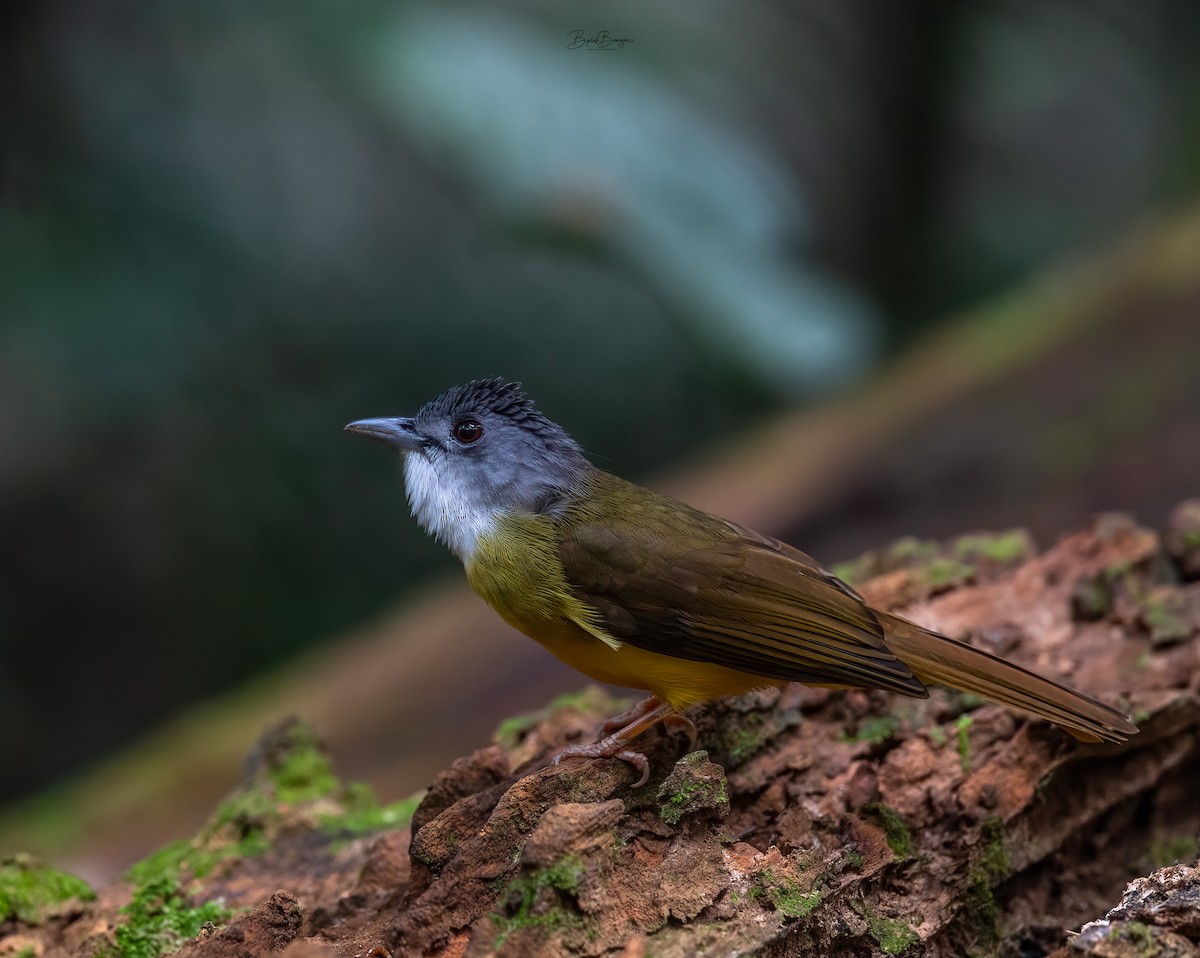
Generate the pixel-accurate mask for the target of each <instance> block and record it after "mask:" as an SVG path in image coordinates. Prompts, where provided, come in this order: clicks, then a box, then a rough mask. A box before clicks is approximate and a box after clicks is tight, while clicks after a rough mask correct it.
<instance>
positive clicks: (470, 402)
mask: <svg viewBox="0 0 1200 958" xmlns="http://www.w3.org/2000/svg"><path fill="white" fill-rule="evenodd" d="M487 412H491V413H496V414H497V415H500V416H505V417H507V418H509V419H512V420H513V421H514V422H522V421H524V420H526V419H529V418H531V417H536V418H539V419H545V418H546V417H545V416H543V415H542V413H541V412H540V411H539V410H538V408H537V406H535V405H534V404H533V401H532V400H531V399H529V398H528V397H526V395H525V393H523V392H522V391H521V384H520V383H515V382H506V381H505V380H504V379H502V378H501V377H499V376H495V377H493V378H491V379H472V380H471V381H470V382H469V383H463V384H462V385H461V386H451V387H450V388H449V389H447V390H446V391H445V392H444V393H442V394H441V395H440V396H438V397H437V399H432V400H430V401H429V402H427V403H426V404H425V406H424V408H423V409H422V410H421V414H422V415H443V416H454V415H460V414H464V413H487Z"/></svg>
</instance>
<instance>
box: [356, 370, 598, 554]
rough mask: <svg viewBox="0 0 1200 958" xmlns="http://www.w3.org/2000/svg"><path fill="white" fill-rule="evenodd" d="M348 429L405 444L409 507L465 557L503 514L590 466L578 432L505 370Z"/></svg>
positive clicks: (563, 492)
mask: <svg viewBox="0 0 1200 958" xmlns="http://www.w3.org/2000/svg"><path fill="white" fill-rule="evenodd" d="M346 429H347V430H348V431H350V432H356V433H359V434H361V435H364V436H368V437H370V438H372V439H378V440H380V441H381V442H385V443H387V444H388V445H390V446H394V447H395V448H396V449H398V450H400V451H401V452H402V453H404V484H405V488H406V491H407V492H408V499H409V502H410V503H411V505H412V510H413V515H415V516H416V517H417V521H418V522H420V524H421V526H422V527H423V528H424V529H425V531H426V532H428V533H430V534H431V535H433V536H435V537H436V538H438V539H439V540H441V541H442V542H444V543H446V545H447V546H449V547H450V549H451V550H452V551H453V552H454V553H455V554H456V555H457V556H458V557H459V558H460V559H462V560H463V561H464V562H467V561H469V560H470V558H471V556H472V554H473V553H474V551H475V543H476V542H477V541H478V539H479V537H480V536H481V535H485V534H486V533H487V532H489V531H490V530H491V529H492V528H493V527H494V525H495V522H496V520H497V519H498V518H499V516H500V515H502V514H504V513H508V512H534V513H537V512H551V511H553V510H554V509H555V508H556V507H557V506H558V505H559V504H560V503H561V502H562V501H563V499H564V497H566V496H568V495H570V494H571V493H572V492H574V491H575V490H577V489H578V487H579V483H580V481H581V479H582V478H583V476H584V475H585V474H586V472H587V470H588V468H589V465H588V462H587V460H586V459H585V458H584V456H583V452H582V451H581V450H580V448H579V445H578V444H577V443H576V442H575V440H574V439H572V438H571V437H570V436H569V435H567V433H566V431H565V430H564V429H563V428H562V427H561V426H559V425H558V424H557V423H553V422H551V421H550V420H549V419H547V418H546V417H545V416H544V415H542V413H541V411H540V410H538V408H537V407H536V406H535V405H534V404H533V403H532V402H531V401H530V400H529V399H528V398H526V396H525V395H524V393H522V392H521V387H520V385H519V384H518V383H506V382H505V381H504V380H503V379H476V380H473V381H472V382H469V383H466V384H465V385H462V386H454V387H452V388H451V389H447V390H446V391H445V392H444V393H442V394H441V395H440V396H438V397H437V399H434V400H433V401H432V402H428V403H426V404H425V405H424V406H422V407H421V410H420V412H418V413H417V414H416V416H414V417H412V418H411V419H408V418H398V419H361V420H359V421H357V422H352V423H350V424H349V425H348V426H346Z"/></svg>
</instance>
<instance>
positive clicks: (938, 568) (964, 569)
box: [921, 556, 976, 589]
mask: <svg viewBox="0 0 1200 958" xmlns="http://www.w3.org/2000/svg"><path fill="white" fill-rule="evenodd" d="M975 572H976V569H975V566H973V565H971V564H970V563H968V562H960V561H959V560H957V559H947V558H943V557H940V556H939V557H938V558H936V559H932V560H930V562H929V563H928V564H927V565H925V566H924V567H923V568H922V569H921V577H922V578H923V579H924V580H925V582H926V584H927V585H929V586H930V588H934V589H940V588H943V587H944V586H949V585H956V584H958V583H960V582H969V581H970V580H971V579H973V578H975Z"/></svg>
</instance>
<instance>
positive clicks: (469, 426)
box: [450, 419, 483, 446]
mask: <svg viewBox="0 0 1200 958" xmlns="http://www.w3.org/2000/svg"><path fill="white" fill-rule="evenodd" d="M450 435H452V436H453V437H454V438H455V439H457V440H458V441H459V442H461V443H462V444H463V445H464V446H469V445H470V444H471V443H473V442H478V441H479V438H480V437H481V436H482V435H483V425H482V424H481V423H480V422H479V420H478V419H460V420H458V422H456V423H455V424H454V426H453V427H452V428H451V430H450Z"/></svg>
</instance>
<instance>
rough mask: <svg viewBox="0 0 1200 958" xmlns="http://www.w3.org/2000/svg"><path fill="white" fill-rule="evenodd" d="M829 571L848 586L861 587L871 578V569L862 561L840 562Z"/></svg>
mask: <svg viewBox="0 0 1200 958" xmlns="http://www.w3.org/2000/svg"><path fill="white" fill-rule="evenodd" d="M829 571H830V572H832V573H833V574H834V575H835V576H836V577H837V578H839V579H841V580H842V581H843V582H845V583H846V584H847V585H855V586H857V585H861V584H862V583H864V582H866V581H867V579H869V578H870V577H871V576H870V572H869V567H868V566H867V565H866V563H864V562H863V561H862V559H849V560H847V561H846V562H839V563H837V564H836V565H834V566H833V568H831V569H830V570H829Z"/></svg>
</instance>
